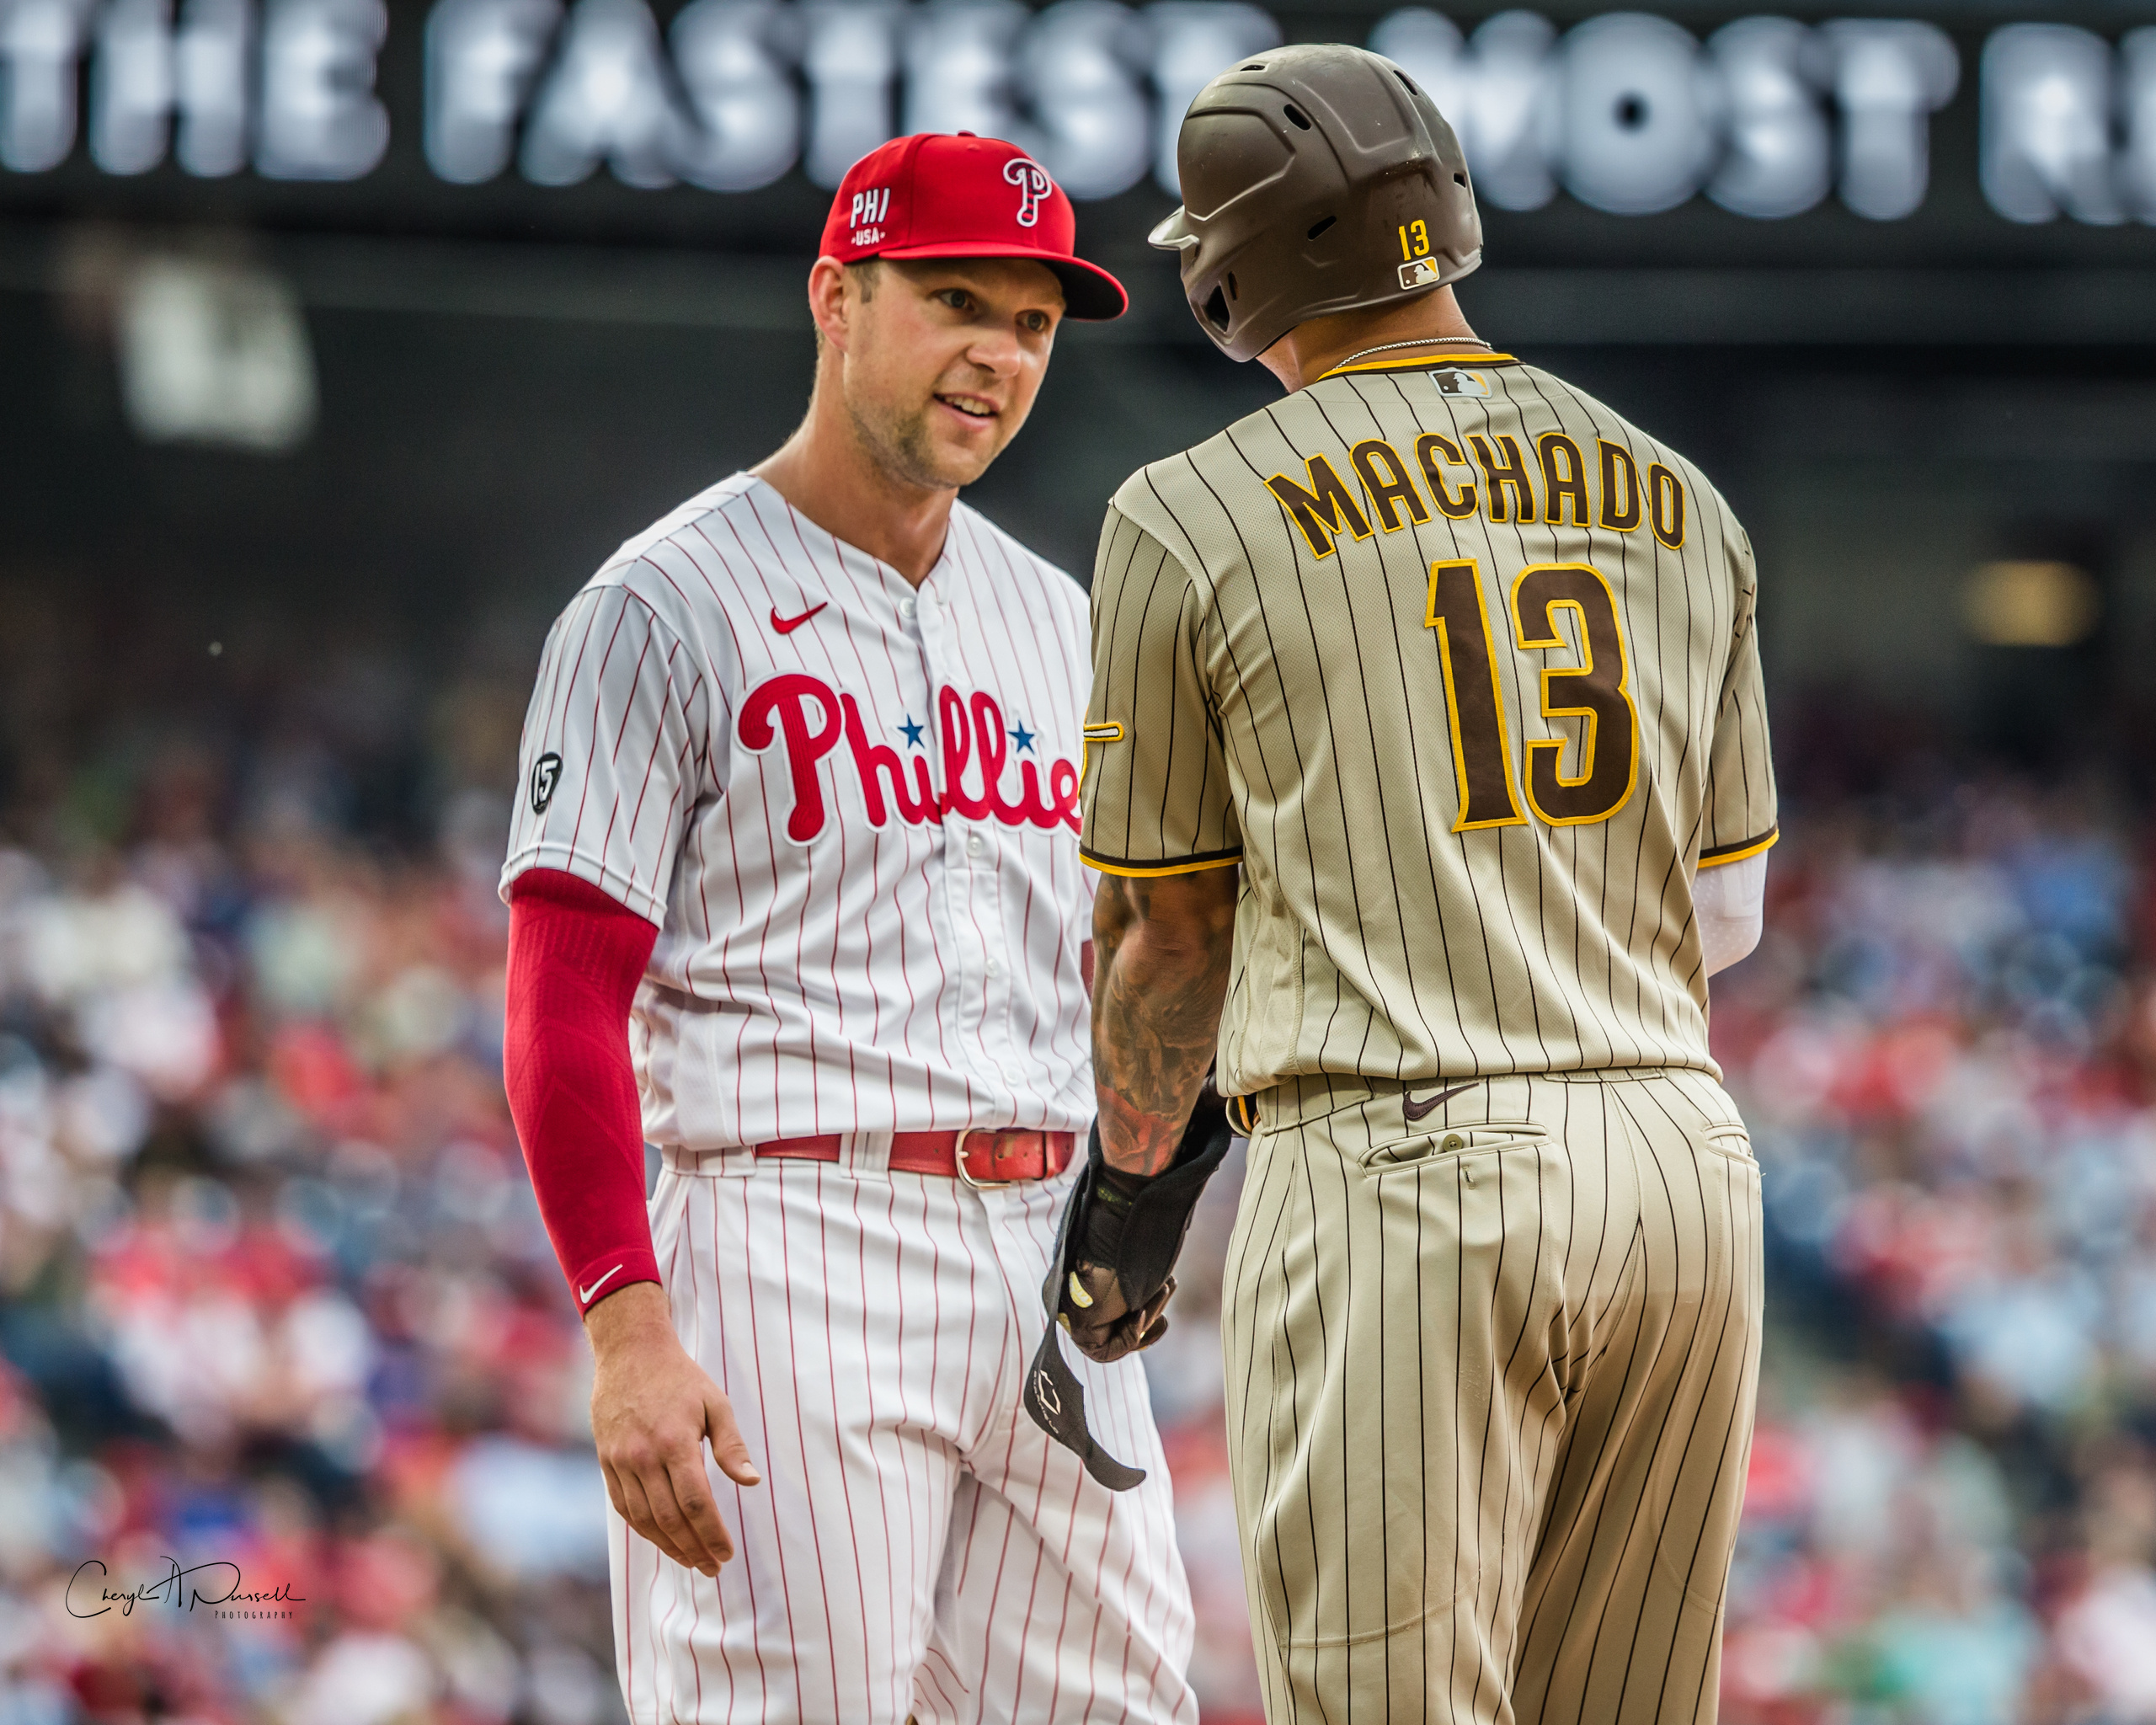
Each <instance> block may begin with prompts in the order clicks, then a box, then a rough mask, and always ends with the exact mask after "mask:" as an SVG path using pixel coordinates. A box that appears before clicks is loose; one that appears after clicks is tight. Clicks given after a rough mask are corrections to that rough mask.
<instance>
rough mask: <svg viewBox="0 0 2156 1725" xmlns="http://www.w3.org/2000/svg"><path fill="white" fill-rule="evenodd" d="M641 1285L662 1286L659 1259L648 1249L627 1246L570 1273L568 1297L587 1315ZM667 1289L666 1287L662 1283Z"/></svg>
mask: <svg viewBox="0 0 2156 1725" xmlns="http://www.w3.org/2000/svg"><path fill="white" fill-rule="evenodd" d="M638 1282H659V1258H658V1256H657V1254H656V1253H654V1252H653V1251H652V1249H651V1247H648V1246H625V1247H622V1248H621V1249H620V1250H619V1251H616V1252H600V1253H599V1254H598V1255H597V1256H596V1257H594V1258H587V1259H586V1260H585V1261H584V1263H580V1264H579V1265H578V1266H577V1267H576V1268H574V1269H573V1270H571V1271H570V1272H569V1277H568V1283H569V1297H570V1298H571V1299H573V1300H575V1301H576V1309H577V1311H579V1313H581V1312H586V1311H590V1310H591V1308H592V1307H593V1306H596V1305H598V1303H599V1302H600V1300H604V1299H605V1298H606V1296H607V1295H609V1294H614V1293H618V1292H619V1291H620V1290H622V1289H623V1288H627V1287H630V1286H632V1285H633V1284H636V1283H638ZM659 1285H660V1286H661V1287H664V1285H665V1284H664V1282H659Z"/></svg>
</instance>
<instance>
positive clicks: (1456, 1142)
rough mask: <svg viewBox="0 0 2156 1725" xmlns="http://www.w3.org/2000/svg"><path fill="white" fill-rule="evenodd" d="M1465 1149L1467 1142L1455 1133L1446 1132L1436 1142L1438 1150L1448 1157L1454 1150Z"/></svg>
mask: <svg viewBox="0 0 2156 1725" xmlns="http://www.w3.org/2000/svg"><path fill="white" fill-rule="evenodd" d="M1466 1148H1467V1140H1465V1138H1462V1137H1461V1136H1460V1134H1459V1133H1457V1132H1448V1133H1446V1134H1445V1135H1444V1137H1443V1138H1442V1139H1440V1140H1438V1150H1439V1151H1441V1152H1442V1153H1443V1154H1444V1155H1446V1156H1450V1155H1451V1154H1452V1153H1453V1152H1454V1151H1456V1150H1465V1149H1466Z"/></svg>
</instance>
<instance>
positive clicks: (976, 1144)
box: [755, 1128, 1077, 1186]
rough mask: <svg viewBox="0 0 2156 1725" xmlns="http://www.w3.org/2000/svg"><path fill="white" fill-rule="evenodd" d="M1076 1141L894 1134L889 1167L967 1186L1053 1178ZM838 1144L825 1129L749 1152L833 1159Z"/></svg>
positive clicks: (1008, 1134) (1069, 1137) (1042, 1135)
mask: <svg viewBox="0 0 2156 1725" xmlns="http://www.w3.org/2000/svg"><path fill="white" fill-rule="evenodd" d="M1076 1142H1077V1139H1076V1135H1075V1134H1074V1133H1070V1132H1039V1131H997V1130H974V1129H971V1128H969V1129H968V1130H965V1131H963V1132H894V1133H893V1134H892V1135H891V1167H894V1169H896V1170H897V1171H898V1172H900V1173H904V1174H942V1175H943V1176H944V1177H945V1178H949V1179H954V1180H963V1181H964V1182H965V1183H967V1184H968V1185H969V1186H1008V1185H1010V1184H1011V1183H1012V1182H1014V1181H1017V1180H1047V1179H1052V1178H1054V1177H1055V1176H1056V1175H1058V1174H1059V1173H1061V1172H1063V1171H1064V1170H1065V1168H1067V1167H1070V1153H1071V1151H1072V1150H1073V1149H1074V1148H1075V1145H1076ZM840 1148H841V1139H840V1136H839V1135H838V1134H837V1133H835V1132H826V1133H825V1134H824V1135H823V1136H821V1137H820V1138H780V1139H775V1140H772V1141H771V1143H769V1144H759V1145H757V1146H755V1151H756V1154H757V1155H758V1156H792V1157H795V1158H798V1160H800V1161H802V1162H836V1161H837V1160H838V1159H839V1151H840Z"/></svg>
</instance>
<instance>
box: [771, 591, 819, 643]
mask: <svg viewBox="0 0 2156 1725" xmlns="http://www.w3.org/2000/svg"><path fill="white" fill-rule="evenodd" d="M830 602H831V601H830V600H828V599H826V600H825V601H823V604H822V605H812V606H809V608H808V610H806V611H803V612H802V613H801V615H800V616H799V617H781V616H780V615H779V614H778V607H777V606H776V605H774V606H772V607H771V627H772V628H775V629H776V630H777V631H778V632H779V633H781V634H782V635H790V634H792V633H793V632H794V631H795V630H796V629H798V628H800V627H801V626H802V624H803V623H805V622H808V621H809V618H810V617H814V616H815V614H816V613H817V612H818V611H821V610H822V609H823V608H824V606H825V605H829V604H830Z"/></svg>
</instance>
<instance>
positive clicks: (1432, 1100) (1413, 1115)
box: [1400, 1084, 1475, 1120]
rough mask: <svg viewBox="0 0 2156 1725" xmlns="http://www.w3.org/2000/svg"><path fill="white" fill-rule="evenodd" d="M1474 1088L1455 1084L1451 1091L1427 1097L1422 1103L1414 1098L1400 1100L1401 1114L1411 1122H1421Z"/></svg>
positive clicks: (1406, 1097)
mask: <svg viewBox="0 0 2156 1725" xmlns="http://www.w3.org/2000/svg"><path fill="white" fill-rule="evenodd" d="M1474 1088H1475V1087H1474V1085H1472V1084H1455V1085H1454V1086H1453V1087H1452V1088H1451V1089H1450V1090H1440V1091H1439V1092H1438V1093H1437V1094H1436V1095H1435V1096H1426V1097H1423V1098H1422V1101H1420V1102H1417V1101H1416V1100H1415V1098H1414V1097H1412V1096H1404V1097H1401V1099H1400V1112H1401V1114H1405V1115H1406V1116H1407V1118H1408V1119H1411V1120H1419V1119H1422V1116H1423V1115H1425V1114H1428V1113H1429V1112H1430V1110H1431V1109H1432V1108H1436V1107H1437V1106H1438V1104H1439V1103H1448V1102H1450V1101H1451V1100H1452V1099H1453V1098H1454V1097H1455V1096H1458V1095H1460V1094H1461V1093H1462V1092H1465V1091H1470V1090H1472V1089H1474Z"/></svg>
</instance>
